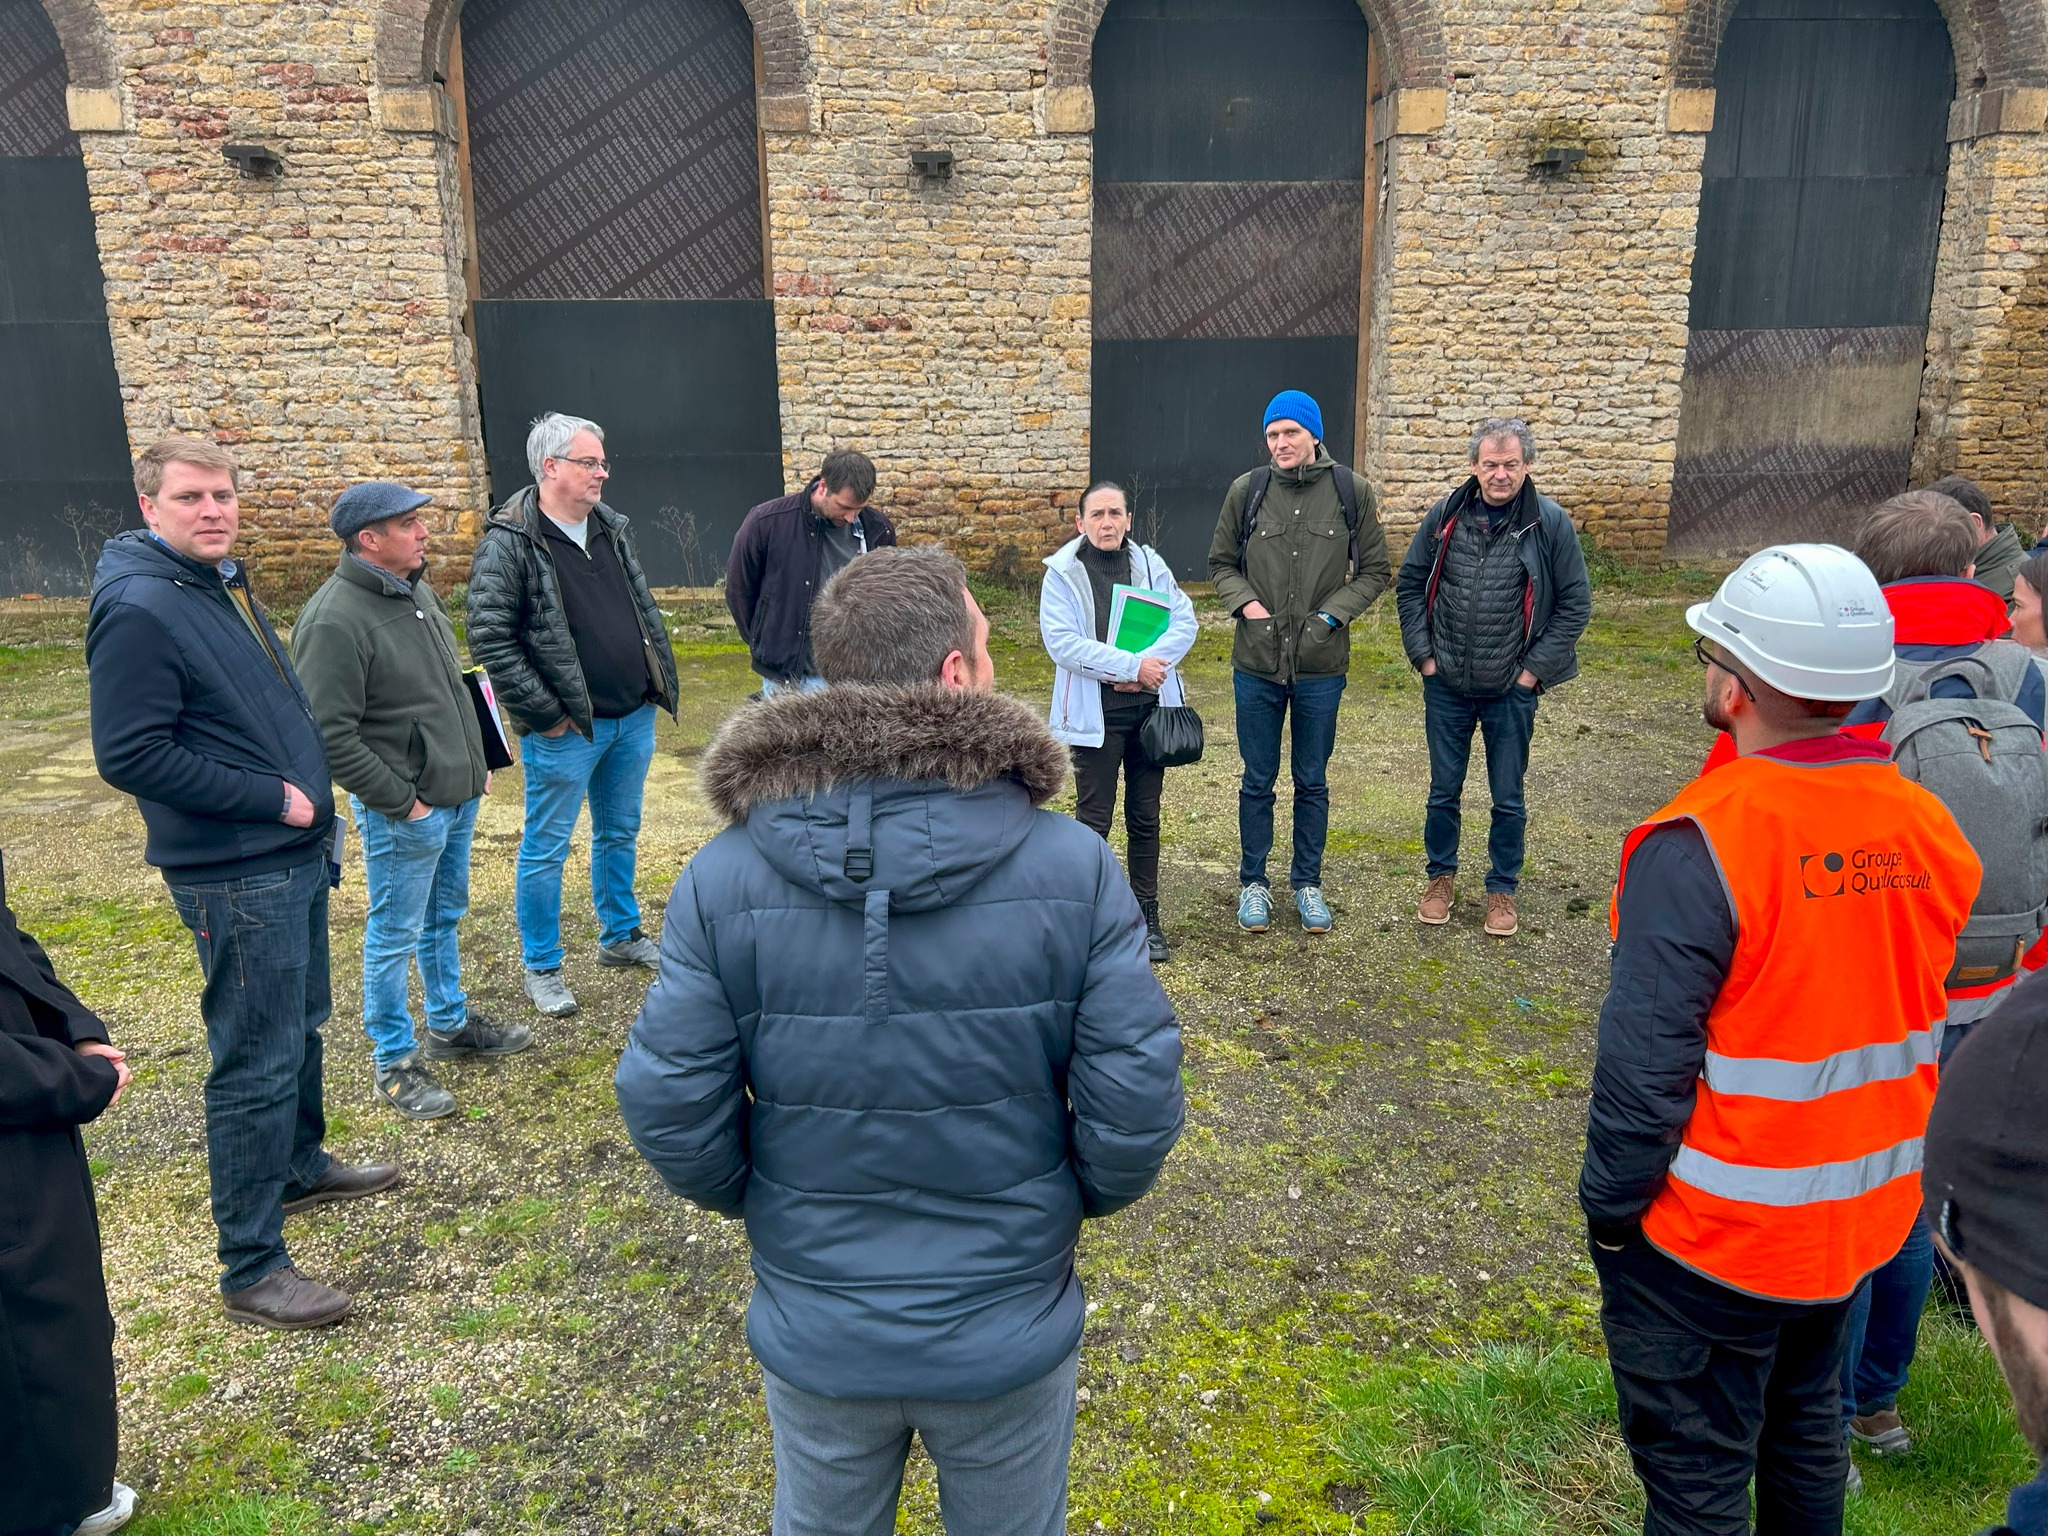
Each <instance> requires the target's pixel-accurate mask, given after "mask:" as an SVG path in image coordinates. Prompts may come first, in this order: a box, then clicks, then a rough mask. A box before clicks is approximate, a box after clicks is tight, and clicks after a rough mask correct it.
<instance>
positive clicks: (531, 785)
mask: <svg viewBox="0 0 2048 1536" xmlns="http://www.w3.org/2000/svg"><path fill="white" fill-rule="evenodd" d="M591 734H592V738H593V739H591V740H589V741H585V740H584V739H583V738H582V737H581V736H580V735H578V734H577V733H576V728H575V727H574V726H571V727H570V728H569V729H568V730H566V731H564V732H562V734H561V735H559V736H540V735H533V734H528V735H526V736H522V737H521V738H520V739H519V759H520V762H521V764H522V765H523V766H524V767H525V770H526V831H525V833H524V834H523V835H522V836H521V837H520V839H519V877H518V890H517V897H516V906H517V908H518V912H519V945H520V948H521V950H522V951H523V952H524V958H525V961H526V968H527V969H528V970H529V971H552V970H554V969H555V968H557V967H558V966H560V965H561V963H562V864H563V862H564V861H565V860H566V859H567V858H568V857H569V834H570V833H572V832H574V831H575V830H576V816H577V813H578V812H579V811H581V810H582V809H583V802H584V800H585V799H586V798H587V799H588V800H589V801H590V898H591V901H592V902H593V903H594V904H595V905H596V907H597V921H598V935H597V941H598V943H600V944H619V943H623V942H624V941H625V940H627V939H629V938H631V937H632V936H633V930H634V929H635V928H638V927H639V926H640V903H639V901H638V900H636V899H635V898H634V895H633V873H634V866H635V859H636V855H637V853H638V843H639V840H640V801H641V797H642V796H643V795H644V794H645V792H646V789H647V765H648V764H649V763H651V762H653V761H654V706H653V705H652V704H643V705H641V706H640V707H639V708H638V709H636V710H634V711H633V713H632V714H630V715H624V716H621V717H620V718H619V719H617V720H596V721H592V722H591Z"/></svg>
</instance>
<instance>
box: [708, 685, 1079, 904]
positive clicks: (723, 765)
mask: <svg viewBox="0 0 2048 1536" xmlns="http://www.w3.org/2000/svg"><path fill="white" fill-rule="evenodd" d="M1067 767H1068V758H1067V751H1066V748H1064V747H1062V746H1061V745H1060V744H1059V743H1058V742H1057V741H1055V740H1054V739H1053V737H1052V733H1051V732H1050V731H1049V730H1048V729H1047V728H1046V725H1045V722H1044V721H1042V720H1040V719H1039V718H1038V716H1037V714H1036V713H1035V712H1034V711H1033V710H1032V709H1031V708H1030V707H1029V706H1028V705H1025V704H1022V703H1019V702H1018V701H1017V700H1015V699H1010V698H1005V697H1003V696H1002V695H1001V694H994V693H963V692H959V691H956V690H954V689H949V688H944V687H940V686H939V685H937V684H932V685H930V686H927V687H917V688H888V687H873V686H867V685H861V684H841V685H839V686H837V687H833V688H828V689H826V690H824V691H823V692H821V693H783V694H777V695H775V696H774V697H773V698H769V699H765V700H763V701H762V702H761V703H759V704H755V705H750V706H748V707H747V708H745V709H742V710H740V711H739V712H738V713H737V714H735V715H734V716H733V717H732V718H731V719H729V720H728V721H726V723H725V724H724V725H723V726H722V727H721V728H720V729H719V732H718V734H717V736H716V737H714V738H713V739H712V742H711V746H710V748H709V749H708V750H707V751H706V752H705V754H704V767H703V773H702V783H703V788H704V794H705V797H706V798H707V799H708V800H709V801H710V802H711V804H712V806H713V808H714V809H716V810H717V812H718V814H719V815H721V816H723V817H724V818H725V819H726V820H727V821H728V822H731V823H733V824H735V825H744V827H745V831H746V835H747V836H748V837H749V838H751V839H752V841H753V843H754V845H755V847H756V848H757V849H758V850H759V851H760V853H761V855H762V857H764V858H765V859H767V860H768V862H769V863H770V864H771V865H773V866H774V867H775V869H776V870H777V872H778V873H780V874H781V875H782V876H783V878H785V879H787V880H789V881H790V882H792V883H793V884H795V885H798V886H801V887H803V888H805V889H808V890H814V891H817V892H819V893H820V894H822V895H823V896H824V897H825V898H826V899H827V900H829V901H832V902H835V903H845V904H848V905H853V906H859V905H861V904H863V903H864V902H865V901H866V899H867V898H868V896H869V895H871V894H872V893H874V892H876V891H878V890H885V891H888V892H889V893H890V896H891V905H892V906H893V908H894V909H895V910H896V911H899V912H903V911H918V910H922V909H926V908H929V907H931V906H935V905H938V904H940V903H943V902H945V901H947V900H950V899H957V898H958V897H959V896H960V895H961V894H962V893H964V892H965V891H966V890H967V889H970V888H971V887H972V886H974V885H975V884H977V883H979V881H980V879H981V877H982V876H983V875H984V874H985V873H986V872H987V871H988V870H989V869H990V868H992V867H993V866H994V865H995V864H996V863H997V862H999V861H1000V860H1001V859H1003V858H1005V857H1007V856H1008V854H1009V853H1010V852H1011V851H1012V850H1013V849H1014V848H1015V847H1016V846H1017V845H1018V844H1020V843H1021V842H1022V841H1023V839H1024V837H1025V835H1026V833H1027V832H1028V831H1029V830H1030V826H1031V822H1032V819H1033V817H1034V816H1035V815H1036V808H1037V807H1039V806H1042V805H1044V804H1045V803H1046V802H1047V801H1048V800H1050V799H1052V797H1053V796H1054V795H1056V794H1058V793H1059V791H1060V788H1061V786H1062V785H1063V784H1064V783H1065V781H1066V775H1067Z"/></svg>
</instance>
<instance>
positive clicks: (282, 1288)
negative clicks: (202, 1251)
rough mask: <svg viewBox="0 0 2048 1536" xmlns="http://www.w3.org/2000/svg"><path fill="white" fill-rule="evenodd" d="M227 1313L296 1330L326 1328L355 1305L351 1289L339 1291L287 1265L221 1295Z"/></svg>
mask: <svg viewBox="0 0 2048 1536" xmlns="http://www.w3.org/2000/svg"><path fill="white" fill-rule="evenodd" d="M221 1305H222V1306H224V1307H225V1308H226V1309H227V1314H228V1316H229V1317H232V1318H233V1319H234V1320H235V1321H236V1322H238V1323H254V1324H255V1325H256V1326H257V1327H259V1328H275V1329H278V1330H280V1331H281V1332H287V1333H289V1332H292V1331H295V1330H297V1329H300V1328H325V1327H327V1326H328V1325H329V1324H330V1323H338V1322H340V1321H341V1320H342V1319H343V1318H344V1317H347V1316H348V1314H349V1311H350V1309H351V1308H352V1307H354V1306H355V1302H354V1300H353V1299H352V1298H351V1297H350V1296H349V1294H348V1292H347V1291H337V1290H336V1289H335V1288H334V1287H333V1286H331V1285H322V1284H321V1283H320V1282H319V1281H318V1280H308V1279H307V1278H306V1277H305V1276H304V1275H302V1274H300V1273H299V1272H298V1270H297V1269H296V1268H295V1267H294V1266H292V1265H290V1264H287V1265H285V1266H284V1268H282V1269H273V1270H272V1271H271V1272H270V1273H269V1274H267V1275H265V1276H264V1277H263V1278H262V1279H261V1280H258V1281H257V1282H256V1283H255V1284H254V1285H252V1286H248V1287H245V1288H244V1289H242V1290H239V1291H230V1292H228V1294H227V1295H225V1296H223V1297H222V1298H221Z"/></svg>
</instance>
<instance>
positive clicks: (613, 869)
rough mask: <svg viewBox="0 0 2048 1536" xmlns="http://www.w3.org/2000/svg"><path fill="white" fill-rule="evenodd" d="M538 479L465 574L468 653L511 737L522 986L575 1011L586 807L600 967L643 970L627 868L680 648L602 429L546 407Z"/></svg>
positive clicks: (538, 443)
mask: <svg viewBox="0 0 2048 1536" xmlns="http://www.w3.org/2000/svg"><path fill="white" fill-rule="evenodd" d="M526 462H527V464H528V465H529V466H530V467H531V468H532V470H533V482H534V483H533V484H532V485H529V486H527V487H526V489H524V490H523V491H520V492H518V493H517V494H516V495H514V496H513V497H512V498H511V499H510V500H509V501H507V502H506V503H505V504H504V505H503V506H501V507H499V508H498V509H497V511H495V512H493V513H492V514H491V518H490V521H489V522H488V523H487V524H486V525H485V528H484V535H483V538H482V539H481V540H479V541H478V543H477V547H476V556H475V559H474V561H473V563H472V565H471V567H470V575H469V648H470V652H471V654H472V655H474V656H475V657H476V659H477V660H478V661H479V662H480V663H482V665H483V667H484V669H485V670H486V671H487V672H489V673H490V675H491V685H492V687H493V688H495V689H496V690H497V695H498V700H499V702H500V703H501V704H503V705H504V707H505V710H506V712H507V713H508V714H509V715H510V716H511V717H512V725H513V729H514V730H516V731H517V732H519V735H520V744H519V755H520V762H521V766H522V767H523V769H524V771H525V778H526V829H525V832H524V834H523V835H522V836H521V838H520V842H519V871H518V882H517V888H516V907H517V911H518V915H519V943H520V948H521V950H522V951H523V959H524V961H525V966H526V995H527V997H528V998H530V999H531V1000H532V1002H533V1005H534V1007H536V1008H537V1009H539V1010H540V1011H541V1012H542V1013H544V1014H547V1015H548V1016H550V1017H552V1018H560V1017H563V1016H564V1015H567V1014H571V1013H574V1012H575V1011H576V996H575V994H574V993H573V992H571V991H570V990H569V985H568V983H567V982H566V981H564V980H563V979H562V959H563V949H562V865H563V862H564V861H565V860H566V859H567V858H568V855H569V836H570V834H571V833H572V832H573V831H574V830H575V827H576V816H577V813H578V812H579V811H581V810H582V808H583V804H584V802H585V801H586V800H588V801H589V803H590V894H591V897H592V900H593V901H594V902H595V904H596V907H597V918H598V941H597V962H598V964H600V965H639V966H645V967H647V968H648V969H650V970H651V969H652V968H653V967H654V964H655V960H656V957H657V951H656V949H655V946H654V941H653V940H652V939H650V938H648V937H647V936H646V935H645V934H643V933H642V932H641V931H640V903H639V901H638V900H637V899H636V898H635V896H634V894H633V876H634V871H635V865H636V856H637V853H638V842H639V837H640V804H641V796H642V793H643V792H644V790H645V788H646V783H647V768H648V764H649V763H651V762H652V761H653V760H654V711H655V707H656V706H657V705H659V706H660V707H661V708H663V709H666V710H667V711H669V713H670V714H671V715H673V714H674V713H675V709H676V700H677V696H678V689H677V683H676V658H675V653H674V651H672V650H671V649H670V648H669V638H668V631H667V629H666V628H665V627H664V626H663V624H662V621H661V610H660V609H659V608H657V607H656V606H655V604H654V597H653V594H652V593H650V592H649V591H648V588H647V575H646V572H644V571H642V570H641V569H640V560H639V557H638V556H637V555H636V554H635V553H634V551H633V539H632V535H631V533H630V532H629V531H628V528H627V524H626V519H625V518H623V517H621V516H620V515H619V514H618V513H617V512H615V511H613V510H612V509H611V508H610V507H609V506H607V505H606V504H605V501H604V487H605V482H606V481H607V480H608V479H609V478H610V476H611V465H610V463H609V462H608V461H607V460H606V458H605V456H604V429H603V428H602V427H600V426H598V424H597V423H596V422H594V421H585V420H583V419H582V418H580V417H576V416H563V415H558V414H556V413H554V412H550V413H548V414H547V415H545V416H542V417H541V418H540V419H539V420H537V421H535V422H534V424H533V430H532V432H531V433H529V434H528V436H527V439H526Z"/></svg>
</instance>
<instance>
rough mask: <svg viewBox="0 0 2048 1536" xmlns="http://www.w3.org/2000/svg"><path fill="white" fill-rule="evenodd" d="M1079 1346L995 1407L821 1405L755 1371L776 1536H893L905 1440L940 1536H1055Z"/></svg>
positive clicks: (1062, 1504)
mask: <svg viewBox="0 0 2048 1536" xmlns="http://www.w3.org/2000/svg"><path fill="white" fill-rule="evenodd" d="M1080 1363H1081V1352H1080V1350H1079V1349H1078V1348H1077V1349H1076V1350H1075V1351H1074V1353H1073V1354H1071V1355H1069V1356H1067V1358H1066V1361H1065V1363H1063V1364H1061V1365H1059V1366H1057V1367H1055V1368H1054V1369H1053V1370H1052V1371H1050V1372H1048V1373H1047V1374H1046V1375H1044V1376H1041V1377H1039V1378H1038V1380H1036V1381H1032V1382H1026V1383H1025V1384H1024V1385H1023V1386H1021V1387H1018V1388H1017V1389H1016V1390H1015V1391H1013V1392H1005V1393H1004V1394H1003V1395H1002V1396H1001V1397H991V1398H985V1399H983V1400H982V1401H980V1402H972V1403H955V1402H946V1401H942V1400H939V1399H934V1398H895V1397H888V1398H870V1397H861V1398H835V1397H819V1396H817V1395H815V1394H813V1393H810V1392H805V1391H803V1390H802V1389H801V1388H798V1387H793V1386H791V1385H790V1384H789V1383H788V1382H786V1381H784V1380H782V1379H781V1378H780V1377H779V1376H776V1375H774V1374H773V1373H771V1372H769V1371H767V1370H763V1371H762V1372H761V1374H762V1375H763V1376H764V1377H766V1378H767V1382H768V1422H769V1423H770V1424H771V1425H772V1426H773V1427H774V1431H775V1520H774V1536H890V1533H891V1532H892V1531H894V1530H895V1529H896V1501H897V1499H898V1498H899V1497H900V1496H901V1495H902V1492H903V1463H904V1459H905V1458H906V1457H908V1456H909V1454H910V1437H911V1435H912V1434H913V1433H915V1434H916V1435H917V1437H918V1439H920V1440H922V1441H923V1442H924V1449H925V1454H926V1455H927V1456H929V1457H931V1459H932V1465H933V1466H935V1467H936V1468H937V1469H938V1473H939V1514H940V1517H941V1518H942V1519H943V1520H944V1521H945V1524H946V1533H947V1536H1063V1533H1064V1532H1065V1531H1066V1528H1067V1460H1068V1457H1069V1456H1070V1455H1071V1454H1072V1453H1073V1449H1074V1376H1075V1373H1076V1371H1077V1369H1078V1368H1079V1366H1080Z"/></svg>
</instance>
